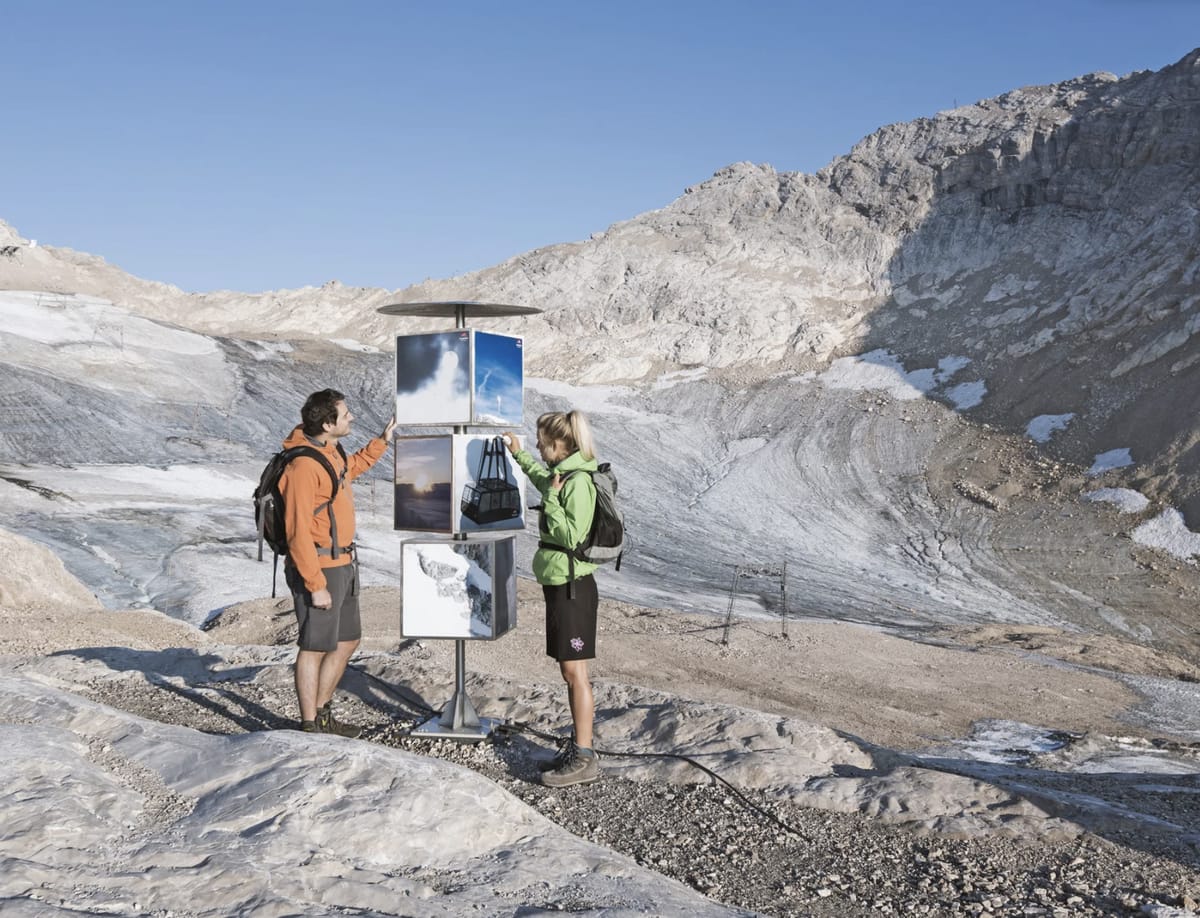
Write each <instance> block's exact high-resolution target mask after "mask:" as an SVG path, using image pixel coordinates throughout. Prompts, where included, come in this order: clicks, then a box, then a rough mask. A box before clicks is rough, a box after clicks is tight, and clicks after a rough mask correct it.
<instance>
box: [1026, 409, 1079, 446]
mask: <svg viewBox="0 0 1200 918" xmlns="http://www.w3.org/2000/svg"><path fill="white" fill-rule="evenodd" d="M1074 419H1075V413H1074V412H1073V411H1072V412H1069V413H1067V414H1039V415H1038V416H1037V417H1036V418H1034V419H1033V420H1032V421H1030V422H1029V423H1028V424H1027V425H1026V427H1025V435H1026V436H1028V437H1029V438H1030V439H1031V440H1036V441H1037V442H1038V443H1045V442H1046V441H1047V440H1049V439H1050V438H1051V437H1052V436H1053V435H1054V433H1055V432H1056V431H1059V430H1066V429H1067V425H1068V424H1070V423H1071V421H1072V420H1074Z"/></svg>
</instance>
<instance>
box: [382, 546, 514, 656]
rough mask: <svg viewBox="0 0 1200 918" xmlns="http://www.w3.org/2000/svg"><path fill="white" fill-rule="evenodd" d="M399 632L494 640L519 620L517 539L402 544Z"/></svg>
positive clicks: (408, 636) (414, 634) (410, 635)
mask: <svg viewBox="0 0 1200 918" xmlns="http://www.w3.org/2000/svg"><path fill="white" fill-rule="evenodd" d="M400 551H401V556H400V636H401V637H405V638H464V639H471V640H493V639H494V638H498V637H500V636H501V635H504V634H507V633H508V632H509V631H511V630H512V629H513V628H514V627H516V624H517V576H516V561H515V559H516V539H515V538H514V537H513V536H505V537H502V538H484V539H472V540H470V541H455V540H451V539H438V540H434V539H413V540H410V541H406V542H403V543H402V544H401V546H400Z"/></svg>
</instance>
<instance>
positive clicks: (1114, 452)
mask: <svg viewBox="0 0 1200 918" xmlns="http://www.w3.org/2000/svg"><path fill="white" fill-rule="evenodd" d="M1129 465H1133V456H1132V455H1130V452H1129V449H1128V447H1126V448H1123V449H1110V450H1109V451H1108V452H1106V453H1098V454H1097V455H1096V457H1095V458H1094V459H1093V460H1092V467H1091V468H1090V469H1088V470H1087V473H1088V474H1089V475H1102V474H1104V473H1105V472H1107V471H1109V470H1111V469H1123V468H1125V467H1126V466H1129Z"/></svg>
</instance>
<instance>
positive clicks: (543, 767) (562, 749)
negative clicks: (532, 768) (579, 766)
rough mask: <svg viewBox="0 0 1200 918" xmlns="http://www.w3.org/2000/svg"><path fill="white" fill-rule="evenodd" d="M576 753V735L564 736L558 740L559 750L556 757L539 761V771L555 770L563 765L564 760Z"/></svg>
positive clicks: (555, 754)
mask: <svg viewBox="0 0 1200 918" xmlns="http://www.w3.org/2000/svg"><path fill="white" fill-rule="evenodd" d="M573 755H575V737H573V736H564V737H563V738H562V739H560V740H559V741H558V752H556V753H554V758H552V759H546V760H545V761H544V762H538V763H537V769H538V771H543V772H545V771H555V770H557V769H559V768H561V767H562V764H563V762H565V761H566V760H567V759H569V758H571V757H572V756H573Z"/></svg>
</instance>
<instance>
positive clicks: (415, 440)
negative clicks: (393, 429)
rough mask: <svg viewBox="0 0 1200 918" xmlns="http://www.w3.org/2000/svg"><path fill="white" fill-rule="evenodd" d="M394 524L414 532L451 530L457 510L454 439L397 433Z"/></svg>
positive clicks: (394, 442) (394, 446) (398, 527)
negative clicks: (407, 435) (405, 435)
mask: <svg viewBox="0 0 1200 918" xmlns="http://www.w3.org/2000/svg"><path fill="white" fill-rule="evenodd" d="M392 449H393V451H394V455H395V461H396V476H395V484H396V489H395V499H394V504H393V514H392V515H393V520H394V523H393V528H394V529H407V530H411V531H414V532H453V531H454V518H455V515H456V514H457V513H458V507H457V503H458V502H457V499H456V497H455V494H454V471H453V469H454V464H453V461H452V455H453V450H454V440H453V438H451V437H449V436H442V437H396V438H395V439H394V440H393V441H392Z"/></svg>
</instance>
